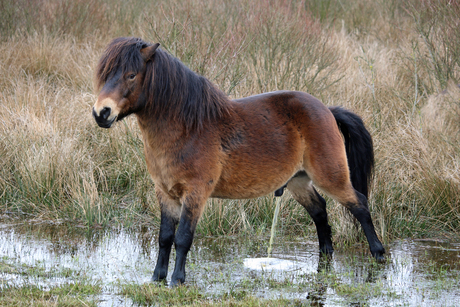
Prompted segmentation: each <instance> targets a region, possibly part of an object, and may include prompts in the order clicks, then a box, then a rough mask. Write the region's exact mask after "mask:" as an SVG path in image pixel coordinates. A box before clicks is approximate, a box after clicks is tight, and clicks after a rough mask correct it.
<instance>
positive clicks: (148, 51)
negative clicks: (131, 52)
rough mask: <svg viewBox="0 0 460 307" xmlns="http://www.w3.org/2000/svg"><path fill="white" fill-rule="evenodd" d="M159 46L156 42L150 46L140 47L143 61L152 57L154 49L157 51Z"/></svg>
mask: <svg viewBox="0 0 460 307" xmlns="http://www.w3.org/2000/svg"><path fill="white" fill-rule="evenodd" d="M159 46H160V44H159V43H156V44H154V45H152V46H148V47H145V48H142V49H141V55H142V58H143V59H144V61H145V62H148V61H150V60H151V59H152V56H153V55H154V54H155V51H157V48H158V47H159Z"/></svg>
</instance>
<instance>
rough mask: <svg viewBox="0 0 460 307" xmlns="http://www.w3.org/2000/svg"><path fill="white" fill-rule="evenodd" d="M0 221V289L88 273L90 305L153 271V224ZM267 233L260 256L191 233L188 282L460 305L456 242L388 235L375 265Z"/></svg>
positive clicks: (285, 294) (349, 299)
mask: <svg viewBox="0 0 460 307" xmlns="http://www.w3.org/2000/svg"><path fill="white" fill-rule="evenodd" d="M0 227H1V228H0V269H1V270H0V287H1V288H4V287H5V286H11V285H17V286H21V285H24V284H36V285H40V286H43V287H44V288H46V287H51V286H53V285H59V284H61V283H69V282H72V281H73V280H76V279H79V278H87V279H89V280H91V281H92V282H94V283H95V284H98V285H101V286H102V289H103V290H102V294H101V295H98V296H97V298H96V300H97V301H98V306H131V305H133V302H132V301H131V300H130V299H129V298H127V297H124V296H122V295H120V294H119V293H120V287H122V286H123V285H124V284H144V283H147V282H149V280H150V277H151V275H152V273H153V266H154V263H155V260H156V255H157V244H156V241H157V238H156V230H155V229H146V228H144V229H139V230H137V231H127V230H123V229H121V230H116V231H107V230H97V231H88V230H86V229H69V228H66V227H48V226H43V225H41V226H34V227H30V226H29V227H17V226H16V227H13V226H10V225H3V226H0ZM275 241H276V244H275V246H274V248H273V252H272V255H271V258H270V259H267V258H266V256H267V247H268V238H266V239H264V240H262V239H250V238H247V237H241V236H240V237H213V238H207V237H197V238H196V240H195V243H194V246H193V248H192V250H191V252H190V254H189V258H188V265H187V284H188V285H194V286H196V287H198V288H199V289H201V291H202V292H203V295H204V296H216V295H217V296H222V295H227V294H228V295H231V296H233V297H238V296H245V295H254V296H257V297H260V298H264V299H275V298H285V299H292V300H293V301H295V302H296V304H298V303H299V302H300V303H301V304H304V305H306V306H460V290H459V289H460V243H447V242H442V241H430V240H417V241H416V240H401V241H395V242H393V243H391V244H389V245H386V249H387V253H388V255H389V257H388V261H387V263H385V264H377V263H375V262H374V261H373V260H372V259H370V258H369V252H368V250H367V245H366V244H358V245H355V246H352V247H351V248H347V249H344V250H342V249H339V250H336V252H335V253H334V256H333V257H332V258H331V259H323V258H322V259H320V257H319V255H318V247H317V243H316V241H315V240H314V238H312V239H311V240H306V239H305V238H301V239H296V240H292V239H289V240H288V239H286V238H282V237H277V238H276V240H275ZM173 256H174V255H173ZM171 267H173V263H171V265H170V268H171ZM11 268H16V269H11ZM170 270H171V269H170ZM1 288H0V290H1Z"/></svg>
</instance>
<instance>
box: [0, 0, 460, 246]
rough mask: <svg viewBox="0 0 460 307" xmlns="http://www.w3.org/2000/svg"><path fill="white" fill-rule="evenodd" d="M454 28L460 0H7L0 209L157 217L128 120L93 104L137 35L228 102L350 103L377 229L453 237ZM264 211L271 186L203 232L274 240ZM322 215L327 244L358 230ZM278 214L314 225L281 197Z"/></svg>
mask: <svg viewBox="0 0 460 307" xmlns="http://www.w3.org/2000/svg"><path fill="white" fill-rule="evenodd" d="M459 22H460V4H459V2H458V1H456V0H452V1H442V0H399V1H397V0H373V1H369V0H322V1H321V0H305V1H300V0H290V1H288V0H257V1H252V0H251V1H250V0H230V1H227V0H226V1H224V0H216V1H204V0H191V1H185V0H171V1H169V0H168V1H166V0H157V1H152V0H148V1H147V0H131V1H120V0H75V1H64V0H49V1H42V0H17V1H9V0H0V35H1V36H0V196H1V200H0V214H1V215H2V218H3V220H5V221H11V220H16V219H19V220H21V221H22V220H26V221H29V222H36V221H48V222H52V223H70V224H80V225H84V226H87V227H100V226H110V225H117V224H118V225H119V224H122V225H124V226H130V225H134V224H136V225H137V224H139V223H145V224H147V223H150V224H152V223H153V224H154V225H155V224H157V223H158V218H159V212H158V211H159V209H158V206H157V205H156V200H155V196H154V195H153V186H152V182H151V180H150V178H149V176H148V173H147V171H146V168H145V162H144V157H143V150H142V141H141V138H140V135H139V130H138V128H137V123H136V120H135V118H134V117H131V118H127V119H126V120H124V121H123V122H121V123H119V124H117V125H116V127H115V128H114V129H111V130H104V129H100V128H98V127H97V126H96V124H95V123H94V121H93V119H92V117H91V112H90V110H91V106H92V105H93V103H94V101H95V97H96V93H95V92H94V90H93V84H92V78H93V73H94V68H95V65H96V62H97V60H98V58H99V56H100V55H101V53H102V51H103V49H104V47H105V46H106V44H107V43H108V42H109V41H110V40H112V39H113V38H114V37H117V36H138V37H142V38H143V39H145V40H147V41H151V42H160V43H161V44H162V48H165V49H166V50H168V51H169V52H170V53H172V54H173V55H175V56H177V57H178V58H179V59H181V60H182V61H183V62H184V63H185V64H186V65H188V66H189V67H191V68H192V69H193V70H195V71H197V72H198V73H200V74H203V75H204V76H206V77H207V78H209V79H210V80H212V82H214V83H216V84H217V85H218V86H219V87H220V88H222V89H223V90H224V91H225V92H227V93H228V94H229V95H230V96H231V97H232V98H239V97H243V96H248V95H252V94H256V93H260V92H266V91H273V90H279V89H284V90H301V91H307V92H309V93H311V94H313V95H315V96H317V97H318V98H320V99H321V100H322V101H323V102H324V103H325V104H326V105H341V106H344V107H346V108H349V109H351V110H353V111H354V112H356V113H358V114H359V115H361V116H362V117H363V119H364V121H365V122H366V124H367V126H368V128H369V130H370V131H371V133H372V135H373V138H374V144H375V150H376V162H377V164H376V169H375V175H374V181H373V188H372V190H371V196H370V206H371V212H372V215H373V218H374V221H375V224H376V228H377V231H378V234H379V235H380V236H381V238H382V239H383V240H384V241H387V242H388V241H389V240H391V239H392V238H395V237H428V236H436V237H439V236H458V235H459V230H460V186H459V184H460V176H459V174H460V173H459V168H460V164H459V163H460V147H459V139H460V136H459V133H458V131H459V126H460V124H459V120H458V119H459V112H460V108H459V104H460V91H459V89H458V87H457V84H458V83H459V81H460V80H459V78H460V67H459V66H460V65H459V64H460V27H459ZM273 210H274V201H273V198H272V196H268V197H265V198H261V199H256V200H240V201H229V200H210V201H209V204H208V207H207V209H206V212H205V214H204V216H203V218H202V220H201V222H200V224H199V230H198V231H199V233H200V234H203V235H220V234H234V233H242V232H243V233H251V234H264V235H267V234H268V233H269V231H268V229H269V227H270V225H271V220H272V216H273ZM329 211H330V220H331V223H332V224H333V229H334V238H335V240H336V241H338V242H343V243H345V242H347V241H348V240H351V239H352V240H355V239H356V231H350V229H353V228H354V227H355V225H354V223H353V222H352V221H351V219H350V218H349V216H348V215H347V214H345V213H344V211H343V209H342V208H341V207H340V206H339V205H337V204H335V203H333V202H332V201H329ZM280 221H281V223H280V224H281V225H280V226H279V227H281V230H282V231H283V232H284V233H285V234H288V235H299V234H300V235H301V234H307V233H309V232H314V227H312V226H311V221H310V219H309V217H308V216H307V214H306V212H304V210H303V208H301V207H300V206H298V205H296V204H295V203H294V202H293V201H291V200H290V199H289V197H288V195H286V196H284V198H283V205H282V210H281V216H280ZM306 224H308V225H310V226H309V227H305V225H306ZM361 237H362V236H361Z"/></svg>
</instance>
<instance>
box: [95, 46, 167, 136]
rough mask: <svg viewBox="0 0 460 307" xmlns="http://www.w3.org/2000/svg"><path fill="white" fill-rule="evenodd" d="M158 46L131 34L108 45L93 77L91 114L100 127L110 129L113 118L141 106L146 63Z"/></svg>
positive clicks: (117, 118) (115, 118)
mask: <svg viewBox="0 0 460 307" xmlns="http://www.w3.org/2000/svg"><path fill="white" fill-rule="evenodd" d="M159 45H160V44H154V45H151V44H148V43H146V42H144V41H142V40H141V39H139V38H133V37H121V38H117V39H114V40H113V41H112V42H111V43H110V44H109V45H108V47H107V49H106V50H105V52H104V54H103V55H102V57H101V59H100V60H99V63H98V66H97V69H96V76H95V81H96V89H97V90H98V91H99V95H98V97H97V101H96V103H95V104H94V107H93V116H94V119H95V120H96V123H97V124H98V125H99V126H100V127H103V128H110V127H111V126H112V125H113V123H114V122H115V121H118V120H121V119H122V118H124V117H126V116H127V115H129V114H132V113H136V112H138V111H140V110H141V109H142V108H143V107H144V105H145V103H146V101H145V100H146V99H145V97H144V94H143V92H142V88H143V85H144V79H145V74H146V71H147V63H148V62H149V61H151V60H152V58H153V56H154V55H155V52H156V50H157V48H158V46H159Z"/></svg>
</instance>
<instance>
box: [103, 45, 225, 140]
mask: <svg viewBox="0 0 460 307" xmlns="http://www.w3.org/2000/svg"><path fill="white" fill-rule="evenodd" d="M147 46H151V44H149V43H146V42H144V41H142V40H141V39H139V38H117V39H115V40H113V41H112V43H110V44H109V46H108V47H107V49H106V51H105V53H104V54H103V56H102V58H101V60H100V61H99V64H98V67H97V71H96V86H97V88H98V89H100V88H101V86H103V85H104V84H105V82H106V81H107V80H108V78H109V77H110V76H111V74H113V73H114V72H115V71H117V70H118V69H119V68H120V67H121V68H122V70H123V72H126V71H130V70H131V71H139V70H140V69H141V67H142V65H143V60H142V57H141V54H140V52H139V51H140V49H142V48H145V47H147ZM143 87H144V89H143V93H144V95H145V99H146V105H145V111H146V112H148V115H149V116H150V117H152V119H153V120H158V119H167V120H173V121H175V122H177V123H182V124H183V125H184V128H185V129H186V131H187V132H191V131H197V130H201V129H202V128H203V124H204V123H205V122H208V121H214V120H218V119H219V118H221V117H222V115H223V114H225V113H228V112H229V111H230V108H231V105H230V104H229V103H228V102H229V98H228V97H227V95H225V94H224V92H222V91H221V90H219V89H218V88H217V87H216V86H215V85H214V84H212V83H211V82H210V81H209V80H208V79H206V78H205V77H203V76H200V75H198V74H197V73H195V72H193V71H192V70H190V69H189V68H188V67H187V66H185V65H184V64H183V63H182V62H181V61H179V60H178V59H177V58H175V57H173V56H172V55H170V54H169V53H167V52H166V51H164V50H162V49H160V48H158V49H157V50H156V52H155V54H154V56H153V58H152V60H151V61H148V62H147V67H146V73H145V78H144V85H143Z"/></svg>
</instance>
